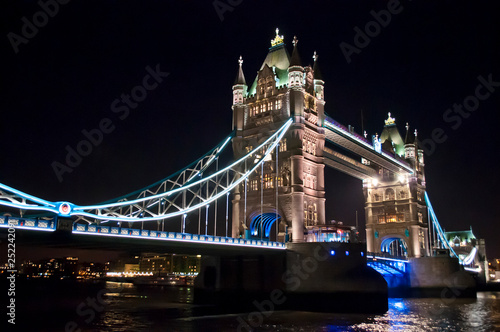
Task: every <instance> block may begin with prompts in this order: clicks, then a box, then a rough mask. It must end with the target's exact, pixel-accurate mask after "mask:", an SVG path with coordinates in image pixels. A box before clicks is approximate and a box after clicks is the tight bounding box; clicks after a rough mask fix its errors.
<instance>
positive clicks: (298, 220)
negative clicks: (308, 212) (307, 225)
mask: <svg viewBox="0 0 500 332" xmlns="http://www.w3.org/2000/svg"><path fill="white" fill-rule="evenodd" d="M291 208H292V242H304V193H293V194H292V205H291Z"/></svg>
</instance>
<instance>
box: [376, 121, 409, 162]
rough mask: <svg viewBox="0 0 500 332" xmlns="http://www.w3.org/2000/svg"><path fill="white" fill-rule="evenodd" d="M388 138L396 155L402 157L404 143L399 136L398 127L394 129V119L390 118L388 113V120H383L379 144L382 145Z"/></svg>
mask: <svg viewBox="0 0 500 332" xmlns="http://www.w3.org/2000/svg"><path fill="white" fill-rule="evenodd" d="M389 138H390V140H391V141H392V145H393V147H394V150H395V151H396V154H398V155H399V156H400V157H401V156H403V155H404V153H405V143H404V142H403V139H402V138H401V135H400V134H399V130H398V127H396V119H394V118H391V113H389V118H388V119H387V120H385V126H384V130H383V131H382V134H381V135H380V143H382V144H384V142H385V141H386V140H387V139H389Z"/></svg>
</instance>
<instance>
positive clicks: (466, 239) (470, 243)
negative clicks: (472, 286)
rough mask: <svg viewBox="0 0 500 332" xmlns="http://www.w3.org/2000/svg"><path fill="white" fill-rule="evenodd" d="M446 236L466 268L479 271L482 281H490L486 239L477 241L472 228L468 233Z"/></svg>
mask: <svg viewBox="0 0 500 332" xmlns="http://www.w3.org/2000/svg"><path fill="white" fill-rule="evenodd" d="M444 236H445V238H446V241H447V242H448V244H449V245H450V247H451V248H453V250H454V251H455V253H456V254H457V255H458V257H459V258H460V260H462V261H463V262H464V266H467V267H470V268H475V269H477V270H478V277H479V279H480V281H482V282H487V281H489V277H490V274H489V267H488V260H487V258H486V245H485V242H484V239H477V238H476V236H475V235H474V233H473V232H472V227H471V229H470V230H467V231H452V232H445V233H444Z"/></svg>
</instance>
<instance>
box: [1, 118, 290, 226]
mask: <svg viewBox="0 0 500 332" xmlns="http://www.w3.org/2000/svg"><path fill="white" fill-rule="evenodd" d="M291 123H292V119H289V120H288V121H286V122H285V124H283V126H282V127H281V128H279V129H278V130H277V131H276V132H274V133H273V134H272V135H271V136H270V137H269V138H268V139H267V140H266V141H264V142H263V143H262V144H260V145H259V146H257V147H256V148H255V149H253V150H252V151H250V152H249V153H247V154H246V155H244V156H243V157H241V158H240V159H239V160H237V161H235V162H233V163H232V164H230V165H229V166H227V167H225V168H223V169H221V170H218V169H217V168H218V163H215V164H217V168H215V169H214V161H216V160H218V157H219V155H220V153H221V152H222V151H223V150H224V148H225V147H226V146H227V145H228V143H229V141H230V139H231V136H230V137H228V138H227V139H226V140H224V142H222V143H221V144H219V145H218V146H217V147H216V148H214V149H213V150H212V151H211V152H209V153H207V154H206V155H205V156H203V157H202V158H200V159H198V160H197V161H196V162H194V163H192V164H191V165H189V166H187V167H186V168H184V169H183V170H181V171H179V172H177V173H175V174H173V175H171V176H169V177H168V178H166V179H164V180H161V181H159V182H157V183H155V184H152V185H150V186H148V187H146V188H144V189H141V190H138V191H135V192H133V193H131V194H128V195H125V196H122V197H119V198H116V199H114V200H110V201H107V202H104V203H101V204H95V205H87V206H79V205H76V204H73V203H70V202H66V201H62V202H51V201H47V200H44V199H41V198H38V197H35V196H32V195H29V194H27V193H24V192H22V191H19V190H17V189H14V188H12V187H9V186H7V185H4V184H1V183H0V205H1V206H6V207H9V208H15V209H20V210H21V215H23V213H24V212H25V211H26V210H32V211H42V212H50V213H52V214H56V215H58V216H60V217H77V218H78V219H81V220H85V221H87V222H89V223H91V222H96V221H97V222H108V221H122V222H123V221H124V222H131V223H133V222H144V221H159V220H164V219H168V218H171V217H175V216H181V215H184V214H187V213H188V212H191V211H194V210H197V209H200V208H208V206H209V205H210V203H212V202H214V201H215V200H217V199H218V198H220V197H222V196H224V195H229V194H230V192H231V190H233V189H234V188H235V187H236V186H238V185H239V184H240V183H242V182H243V181H245V180H246V179H247V178H248V176H249V175H250V174H251V173H253V172H254V171H255V170H256V169H257V168H258V167H259V166H260V165H261V164H262V163H263V162H264V161H265V160H266V159H268V158H269V157H270V156H271V153H272V152H273V151H274V149H275V147H276V146H277V145H278V144H279V142H280V140H281V139H282V138H283V136H284V135H285V133H286V132H287V130H288V128H289V127H290V125H291Z"/></svg>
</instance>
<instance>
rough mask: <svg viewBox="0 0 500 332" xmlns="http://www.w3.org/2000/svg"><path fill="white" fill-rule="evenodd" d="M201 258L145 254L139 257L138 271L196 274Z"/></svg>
mask: <svg viewBox="0 0 500 332" xmlns="http://www.w3.org/2000/svg"><path fill="white" fill-rule="evenodd" d="M200 259H201V256H199V255H197V256H193V255H176V254H156V253H147V254H144V255H143V256H142V257H141V260H140V263H139V265H140V266H139V270H140V271H141V272H153V273H155V274H161V273H174V274H186V275H188V274H198V272H199V271H200Z"/></svg>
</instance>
